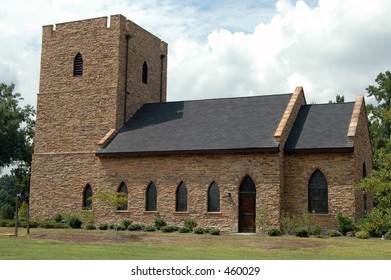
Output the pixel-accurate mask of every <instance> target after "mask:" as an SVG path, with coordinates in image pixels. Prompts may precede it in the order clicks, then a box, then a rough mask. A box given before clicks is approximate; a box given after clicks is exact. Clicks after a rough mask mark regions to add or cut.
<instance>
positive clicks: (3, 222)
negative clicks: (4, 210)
mask: <svg viewBox="0 0 391 280" xmlns="http://www.w3.org/2000/svg"><path fill="white" fill-rule="evenodd" d="M6 224H7V221H6V220H3V219H1V220H0V227H5V226H6Z"/></svg>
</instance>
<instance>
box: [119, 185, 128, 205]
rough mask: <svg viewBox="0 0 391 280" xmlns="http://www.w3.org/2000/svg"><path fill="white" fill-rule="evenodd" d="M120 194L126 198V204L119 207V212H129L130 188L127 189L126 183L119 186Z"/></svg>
mask: <svg viewBox="0 0 391 280" xmlns="http://www.w3.org/2000/svg"><path fill="white" fill-rule="evenodd" d="M118 194H120V195H122V196H123V197H124V198H126V202H124V203H122V204H120V205H118V207H117V210H119V211H126V210H128V188H127V187H126V184H125V183H124V182H122V183H121V185H120V186H119V188H118Z"/></svg>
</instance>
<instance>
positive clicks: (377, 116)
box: [366, 71, 391, 169]
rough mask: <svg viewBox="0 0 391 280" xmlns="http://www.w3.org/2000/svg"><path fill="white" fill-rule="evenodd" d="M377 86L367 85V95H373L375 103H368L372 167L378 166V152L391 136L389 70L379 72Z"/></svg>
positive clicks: (390, 76)
mask: <svg viewBox="0 0 391 280" xmlns="http://www.w3.org/2000/svg"><path fill="white" fill-rule="evenodd" d="M375 81H376V83H377V86H374V85H371V86H368V87H367V89H366V90H367V91H368V97H374V98H375V99H376V101H377V105H373V104H368V105H367V112H368V116H369V129H370V133H371V141H372V148H373V153H374V158H373V160H374V167H375V169H378V168H379V164H380V163H379V152H380V150H381V149H383V148H385V147H386V145H387V141H389V140H390V138H391V72H390V71H386V72H385V73H380V74H379V75H378V76H377V77H376V79H375Z"/></svg>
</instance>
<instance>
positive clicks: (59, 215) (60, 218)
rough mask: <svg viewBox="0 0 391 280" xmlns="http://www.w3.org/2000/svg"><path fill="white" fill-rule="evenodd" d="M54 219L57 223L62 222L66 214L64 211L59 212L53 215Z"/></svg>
mask: <svg viewBox="0 0 391 280" xmlns="http://www.w3.org/2000/svg"><path fill="white" fill-rule="evenodd" d="M52 220H54V221H55V222H57V223H61V222H63V221H65V220H66V219H65V216H64V214H62V213H57V214H56V215H54V216H53V218H52Z"/></svg>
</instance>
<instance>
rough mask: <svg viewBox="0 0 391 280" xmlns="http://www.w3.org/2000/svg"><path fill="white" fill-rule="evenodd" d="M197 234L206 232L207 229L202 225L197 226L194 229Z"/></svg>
mask: <svg viewBox="0 0 391 280" xmlns="http://www.w3.org/2000/svg"><path fill="white" fill-rule="evenodd" d="M194 233H195V234H204V233H205V230H204V229H203V228H202V227H197V228H195V229H194Z"/></svg>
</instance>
